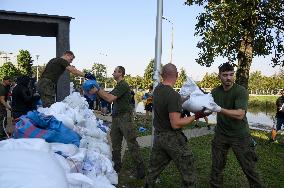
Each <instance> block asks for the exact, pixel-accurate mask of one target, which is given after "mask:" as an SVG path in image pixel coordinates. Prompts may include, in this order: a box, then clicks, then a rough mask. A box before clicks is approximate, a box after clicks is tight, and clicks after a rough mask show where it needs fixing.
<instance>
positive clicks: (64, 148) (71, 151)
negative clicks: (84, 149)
mask: <svg viewBox="0 0 284 188" xmlns="http://www.w3.org/2000/svg"><path fill="white" fill-rule="evenodd" d="M50 146H51V150H52V151H53V152H58V153H59V154H61V155H63V156H66V157H69V156H72V155H75V154H76V153H77V152H78V151H79V148H78V147H77V146H75V145H74V144H63V143H50Z"/></svg>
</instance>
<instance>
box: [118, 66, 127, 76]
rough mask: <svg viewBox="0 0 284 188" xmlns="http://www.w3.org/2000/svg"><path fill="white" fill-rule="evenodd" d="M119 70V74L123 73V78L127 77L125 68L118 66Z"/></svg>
mask: <svg viewBox="0 0 284 188" xmlns="http://www.w3.org/2000/svg"><path fill="white" fill-rule="evenodd" d="M117 68H118V70H119V72H121V73H122V76H124V75H125V68H124V67H123V66H117Z"/></svg>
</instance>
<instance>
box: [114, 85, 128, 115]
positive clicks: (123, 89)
mask: <svg viewBox="0 0 284 188" xmlns="http://www.w3.org/2000/svg"><path fill="white" fill-rule="evenodd" d="M130 92H131V90H130V87H129V85H128V83H127V82H126V81H125V80H121V81H120V82H118V83H117V84H116V86H115V88H114V89H113V90H112V91H111V92H110V93H111V94H112V95H115V96H117V99H116V100H115V101H114V102H113V110H112V114H113V116H116V115H118V114H122V113H126V112H131V111H132V107H131V93H130Z"/></svg>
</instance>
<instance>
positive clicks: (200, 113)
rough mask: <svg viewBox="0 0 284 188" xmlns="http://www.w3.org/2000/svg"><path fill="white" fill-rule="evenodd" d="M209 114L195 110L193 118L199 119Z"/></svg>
mask: <svg viewBox="0 0 284 188" xmlns="http://www.w3.org/2000/svg"><path fill="white" fill-rule="evenodd" d="M208 115H210V113H205V112H204V111H200V112H196V113H195V114H194V117H195V120H197V119H199V118H203V117H205V116H208Z"/></svg>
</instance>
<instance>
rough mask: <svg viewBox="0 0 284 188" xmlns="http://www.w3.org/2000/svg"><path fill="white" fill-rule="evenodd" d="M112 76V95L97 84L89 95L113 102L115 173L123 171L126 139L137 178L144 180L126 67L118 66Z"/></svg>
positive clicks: (112, 133)
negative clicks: (125, 77) (114, 83)
mask: <svg viewBox="0 0 284 188" xmlns="http://www.w3.org/2000/svg"><path fill="white" fill-rule="evenodd" d="M112 75H113V78H114V79H115V81H116V82H117V84H116V86H115V88H114V89H113V90H112V91H111V92H110V93H107V92H106V91H104V90H102V89H100V87H99V86H98V85H97V84H93V85H94V87H93V88H92V89H91V90H90V91H89V94H94V93H96V94H98V95H99V96H100V97H101V98H103V99H104V100H106V101H107V102H109V103H112V102H113V110H112V125H111V131H110V136H111V141H112V149H113V152H112V159H113V162H114V169H115V171H116V172H117V173H118V172H119V171H120V169H121V145H122V138H123V137H124V138H125V140H126V142H127V146H128V149H129V151H130V154H131V155H132V158H133V160H134V161H135V163H136V170H137V174H136V177H137V178H138V179H142V178H144V177H145V166H144V162H143V159H142V156H141V153H140V151H139V145H138V143H137V141H136V138H137V133H136V130H135V126H134V124H133V113H132V110H133V109H132V106H131V103H130V101H131V93H130V87H129V85H128V83H127V82H126V81H125V80H124V75H125V69H124V67H123V66H117V67H116V68H115V70H114V72H113V74H112Z"/></svg>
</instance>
